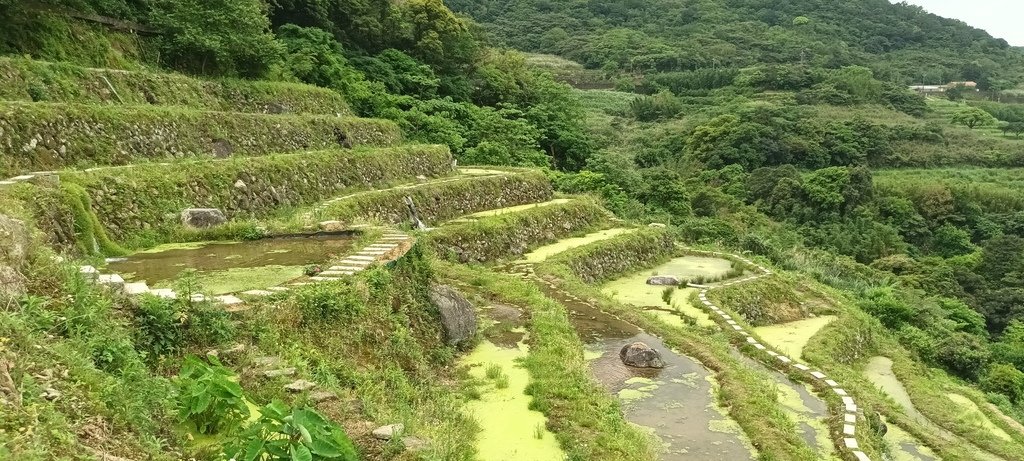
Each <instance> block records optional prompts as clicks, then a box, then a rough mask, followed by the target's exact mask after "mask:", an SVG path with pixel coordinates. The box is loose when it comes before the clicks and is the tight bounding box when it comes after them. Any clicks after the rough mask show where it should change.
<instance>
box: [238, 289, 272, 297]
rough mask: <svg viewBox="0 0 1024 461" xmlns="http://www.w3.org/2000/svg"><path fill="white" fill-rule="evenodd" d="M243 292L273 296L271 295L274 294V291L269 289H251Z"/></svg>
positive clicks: (249, 294) (244, 293) (252, 294)
mask: <svg viewBox="0 0 1024 461" xmlns="http://www.w3.org/2000/svg"><path fill="white" fill-rule="evenodd" d="M241 294H243V295H246V296H271V295H273V294H274V292H273V291H267V290H249V291H243V292H242V293H241Z"/></svg>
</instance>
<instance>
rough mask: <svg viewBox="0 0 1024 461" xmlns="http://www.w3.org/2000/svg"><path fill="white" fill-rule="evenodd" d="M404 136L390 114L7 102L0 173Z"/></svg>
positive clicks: (0, 121) (2, 112)
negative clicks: (335, 114) (381, 116)
mask: <svg viewBox="0 0 1024 461" xmlns="http://www.w3.org/2000/svg"><path fill="white" fill-rule="evenodd" d="M401 139H402V135H401V132H400V131H399V128H398V125H396V124H395V123H393V122H390V121H387V120H376V119H360V118H341V117H333V116H314V115H274V116H271V115H263V114H243V113H224V112H211V111H199V110H192V109H182V108H171V107H157V106H132V107H114V106H109V107H104V106H89V105H81V104H48V103H21V102H14V103H2V104H0V143H2V144H3V145H6V146H10V155H5V156H4V157H3V158H2V159H0V174H3V175H5V176H14V175H16V174H20V173H24V172H29V171H40V170H56V169H62V168H70V167H92V166H107V165H126V164H131V163H137V162H140V161H145V160H152V161H166V160H173V159H177V158H182V157H206V158H210V157H218V158H224V157H230V156H258V155H267V154H273V153H285V152H295V151H303V150H309V149H330V148H338V147H352V146H388V145H392V144H395V143H397V142H399V141H400V140H401Z"/></svg>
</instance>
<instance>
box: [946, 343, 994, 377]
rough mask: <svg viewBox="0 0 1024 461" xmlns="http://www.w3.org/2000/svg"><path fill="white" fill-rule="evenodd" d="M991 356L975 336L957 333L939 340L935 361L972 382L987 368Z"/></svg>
mask: <svg viewBox="0 0 1024 461" xmlns="http://www.w3.org/2000/svg"><path fill="white" fill-rule="evenodd" d="M991 355H992V353H991V352H990V351H989V350H988V348H987V347H986V345H985V343H984V341H982V340H981V339H979V338H978V337H977V336H974V335H970V334H967V333H963V332H957V333H953V334H951V335H948V336H946V337H943V338H940V339H939V344H938V351H937V353H936V360H938V362H939V363H940V364H941V365H943V366H944V367H946V369H948V370H949V371H951V372H953V373H954V374H956V375H958V376H960V377H961V378H964V379H968V380H971V381H974V380H977V379H978V377H979V376H981V373H982V372H983V371H984V370H985V368H986V367H987V366H988V362H989V359H990V358H991Z"/></svg>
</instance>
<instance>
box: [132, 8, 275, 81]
mask: <svg viewBox="0 0 1024 461" xmlns="http://www.w3.org/2000/svg"><path fill="white" fill-rule="evenodd" d="M150 23H151V24H152V26H153V27H154V28H156V29H158V30H159V31H160V32H161V35H160V36H159V39H158V41H157V42H158V46H159V47H160V50H161V51H162V54H161V60H162V61H163V62H165V63H166V64H167V65H169V66H171V67H175V68H178V69H181V70H184V71H188V72H196V73H200V74H206V75H225V74H228V75H232V74H235V75H241V76H244V77H259V76H262V75H264V74H266V73H267V72H268V71H269V70H270V68H271V66H273V65H274V64H275V63H277V62H278V61H279V60H280V58H281V52H282V49H281V45H280V44H279V43H278V42H277V41H275V40H274V36H273V34H271V32H270V21H269V20H268V19H267V16H266V4H265V3H264V2H263V1H262V0H210V1H199V0H155V1H154V2H153V11H152V13H151V14H150Z"/></svg>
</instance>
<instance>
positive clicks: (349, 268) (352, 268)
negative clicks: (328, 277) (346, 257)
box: [327, 266, 365, 272]
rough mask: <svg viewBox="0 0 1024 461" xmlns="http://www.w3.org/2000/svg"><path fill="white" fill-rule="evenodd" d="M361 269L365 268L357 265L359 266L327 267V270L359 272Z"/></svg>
mask: <svg viewBox="0 0 1024 461" xmlns="http://www.w3.org/2000/svg"><path fill="white" fill-rule="evenodd" d="M363 269H365V268H364V267H359V266H331V268H329V269H327V270H329V271H343V272H359V271H361V270H363Z"/></svg>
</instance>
